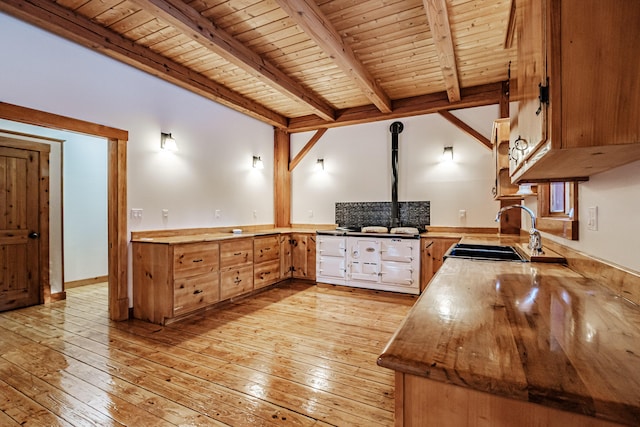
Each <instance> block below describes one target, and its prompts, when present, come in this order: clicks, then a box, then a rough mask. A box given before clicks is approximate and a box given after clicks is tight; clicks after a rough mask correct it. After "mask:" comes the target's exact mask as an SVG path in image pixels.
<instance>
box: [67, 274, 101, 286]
mask: <svg viewBox="0 0 640 427" xmlns="http://www.w3.org/2000/svg"><path fill="white" fill-rule="evenodd" d="M108 281H109V276H98V277H91V278H89V279H82V280H74V281H72V282H64V288H65V289H71V288H77V287H79V286H85V285H93V284H96V283H104V282H108Z"/></svg>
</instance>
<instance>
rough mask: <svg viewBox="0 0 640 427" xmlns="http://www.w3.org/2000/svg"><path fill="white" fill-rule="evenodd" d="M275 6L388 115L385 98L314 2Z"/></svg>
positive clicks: (291, 0) (290, 0) (294, 0)
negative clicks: (282, 10) (285, 13)
mask: <svg viewBox="0 0 640 427" xmlns="http://www.w3.org/2000/svg"><path fill="white" fill-rule="evenodd" d="M276 2H277V3H278V5H280V7H281V8H282V9H284V11H285V12H287V14H288V15H289V16H290V17H291V19H293V20H294V21H295V23H296V24H298V26H299V27H300V28H301V29H302V30H303V31H304V32H305V33H306V34H307V35H308V36H309V37H311V39H312V40H313V41H314V42H315V43H317V44H318V46H320V48H321V49H322V50H323V51H324V52H325V53H326V54H327V55H329V56H330V57H331V59H332V60H333V61H334V63H335V64H336V65H337V66H338V67H340V68H341V69H342V70H343V71H344V72H345V73H346V74H347V75H348V76H350V77H351V78H352V79H353V80H354V81H355V82H356V84H357V85H358V86H359V87H360V88H361V89H362V90H363V92H364V94H365V96H367V98H369V100H370V101H371V102H372V103H373V105H375V106H376V107H377V108H378V109H379V110H380V111H381V112H383V113H390V112H391V109H392V105H391V100H390V98H389V96H388V95H387V94H386V93H385V92H384V91H383V90H382V88H381V87H380V85H378V83H377V82H376V81H375V79H374V78H373V77H372V76H371V74H370V73H369V71H368V70H367V69H366V68H365V67H364V65H362V63H361V62H360V61H359V60H358V58H356V56H355V54H354V53H353V50H351V47H350V46H349V45H348V44H346V43H345V42H344V41H343V40H342V37H340V34H339V33H338V31H337V30H336V29H335V28H334V27H333V25H332V24H331V22H330V21H329V20H328V19H327V18H326V17H325V16H324V14H323V13H322V11H321V10H320V8H319V7H318V5H316V2H315V1H313V0H276Z"/></svg>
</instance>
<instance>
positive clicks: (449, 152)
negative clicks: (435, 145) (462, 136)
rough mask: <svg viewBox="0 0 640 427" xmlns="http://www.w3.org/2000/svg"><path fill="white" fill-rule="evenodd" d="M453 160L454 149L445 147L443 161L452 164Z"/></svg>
mask: <svg viewBox="0 0 640 427" xmlns="http://www.w3.org/2000/svg"><path fill="white" fill-rule="evenodd" d="M452 160H453V147H444V151H443V152H442V161H443V162H450V161H452Z"/></svg>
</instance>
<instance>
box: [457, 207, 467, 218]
mask: <svg viewBox="0 0 640 427" xmlns="http://www.w3.org/2000/svg"><path fill="white" fill-rule="evenodd" d="M458 217H459V218H460V219H461V220H464V219H466V218H467V211H466V209H460V210H459V211H458Z"/></svg>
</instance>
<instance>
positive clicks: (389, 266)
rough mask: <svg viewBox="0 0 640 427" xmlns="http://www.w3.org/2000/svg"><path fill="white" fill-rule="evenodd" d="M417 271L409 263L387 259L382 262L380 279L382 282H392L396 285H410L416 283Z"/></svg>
mask: <svg viewBox="0 0 640 427" xmlns="http://www.w3.org/2000/svg"><path fill="white" fill-rule="evenodd" d="M417 273H418V272H417V271H415V270H414V269H413V267H412V266H411V264H408V263H404V262H393V261H387V262H384V263H382V267H381V269H380V279H381V282H382V283H393V284H395V285H398V286H406V287H411V286H413V285H414V283H415V284H419V283H418V274H417Z"/></svg>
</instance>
